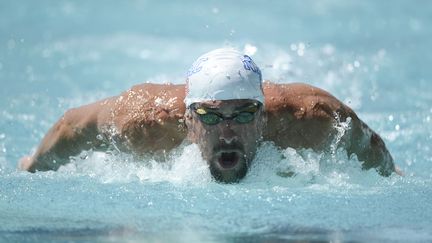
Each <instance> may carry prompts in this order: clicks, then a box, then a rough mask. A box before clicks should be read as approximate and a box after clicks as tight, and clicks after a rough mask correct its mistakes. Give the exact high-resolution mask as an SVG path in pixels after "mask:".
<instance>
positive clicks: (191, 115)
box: [186, 100, 264, 183]
mask: <svg viewBox="0 0 432 243" xmlns="http://www.w3.org/2000/svg"><path fill="white" fill-rule="evenodd" d="M257 104H258V102H256V101H253V100H228V101H209V102H203V103H196V104H193V106H194V107H196V108H198V109H201V110H203V111H206V113H213V114H219V115H220V116H223V117H225V118H228V119H224V120H222V121H220V122H219V123H217V124H214V125H211V124H206V123H205V122H203V121H202V120H200V118H199V116H200V115H199V114H198V113H197V112H195V111H194V109H193V108H190V109H188V110H187V115H186V126H187V128H188V139H189V140H190V141H191V142H193V143H196V144H198V146H199V148H200V151H201V154H202V156H203V158H204V159H205V160H206V161H207V162H208V164H209V168H210V172H211V173H212V175H213V177H214V178H215V179H216V180H218V181H222V182H228V183H230V182H238V181H239V180H240V179H242V178H243V177H244V176H245V175H246V172H247V170H248V168H249V165H250V162H251V161H252V159H253V158H254V157H255V153H256V150H257V147H258V144H259V142H260V140H261V139H262V131H263V127H264V117H263V110H262V106H261V105H260V106H257ZM249 107H258V108H257V110H256V111H255V112H254V113H253V120H251V121H250V122H247V123H240V122H238V121H236V119H235V118H233V116H235V115H236V114H239V113H240V112H247V111H248V110H249V109H250V108H249ZM248 108H249V109H248ZM233 114H234V115H233ZM249 114H252V113H249Z"/></svg>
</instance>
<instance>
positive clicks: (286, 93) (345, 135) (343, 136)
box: [264, 83, 400, 176]
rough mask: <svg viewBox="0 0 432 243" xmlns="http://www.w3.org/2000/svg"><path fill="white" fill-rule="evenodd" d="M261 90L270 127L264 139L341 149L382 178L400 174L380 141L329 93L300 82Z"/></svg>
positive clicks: (320, 148) (294, 145) (352, 112)
mask: <svg viewBox="0 0 432 243" xmlns="http://www.w3.org/2000/svg"><path fill="white" fill-rule="evenodd" d="M264 91H265V94H266V112H267V117H268V122H267V125H268V128H269V129H267V130H266V133H265V135H264V138H265V139H267V140H271V141H274V142H275V144H276V145H278V146H280V147H283V148H285V147H292V148H296V149H298V148H312V149H314V150H316V151H326V150H328V149H329V146H336V148H337V147H344V148H345V149H346V150H347V153H348V155H352V154H355V155H356V156H357V158H358V160H359V161H362V162H363V164H362V167H363V168H364V169H370V168H376V169H377V171H378V172H379V173H380V174H381V175H383V176H389V175H390V174H391V173H393V172H396V173H398V174H400V172H399V171H398V170H397V168H396V167H395V165H394V163H393V158H392V156H391V154H390V152H389V151H388V149H387V148H386V146H385V143H384V141H383V140H382V138H381V137H380V136H379V135H378V134H377V133H376V132H374V131H373V130H372V129H370V128H369V127H368V126H367V125H366V124H365V123H364V122H363V121H362V120H360V119H359V118H358V116H357V115H356V114H355V112H354V111H353V110H352V109H350V108H349V107H348V106H346V105H345V104H343V103H342V102H341V101H339V100H338V99H337V98H335V97H334V96H332V95H331V94H329V93H328V92H326V91H324V90H321V89H319V88H316V87H313V86H310V85H306V84H299V83H294V84H272V83H266V84H265V86H264ZM340 129H344V131H339V130H340ZM337 136H340V137H339V138H337V140H339V141H335V138H336V137H337ZM335 143H336V144H335Z"/></svg>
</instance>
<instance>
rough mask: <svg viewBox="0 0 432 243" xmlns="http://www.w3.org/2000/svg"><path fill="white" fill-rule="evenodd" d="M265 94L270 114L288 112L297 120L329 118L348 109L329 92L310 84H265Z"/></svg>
mask: <svg viewBox="0 0 432 243" xmlns="http://www.w3.org/2000/svg"><path fill="white" fill-rule="evenodd" d="M264 94H265V101H266V111H267V112H268V113H270V114H277V113H280V112H284V113H286V112H288V113H290V114H291V115H292V116H294V117H295V118H297V119H301V118H318V117H329V116H333V115H332V114H334V113H335V112H338V111H341V110H345V109H346V108H347V107H345V106H344V104H343V103H342V102H340V101H339V100H338V99H336V98H335V97H334V96H333V95H331V94H330V93H328V92H327V91H325V90H322V89H320V88H318V87H314V86H312V85H309V84H303V83H290V84H275V83H270V82H265V84H264Z"/></svg>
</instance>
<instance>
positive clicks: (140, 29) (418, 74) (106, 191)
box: [0, 0, 432, 242]
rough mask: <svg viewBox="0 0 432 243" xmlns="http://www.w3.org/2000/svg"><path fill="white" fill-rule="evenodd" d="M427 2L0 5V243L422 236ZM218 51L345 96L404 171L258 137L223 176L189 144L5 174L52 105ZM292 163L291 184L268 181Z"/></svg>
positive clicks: (428, 126)
mask: <svg viewBox="0 0 432 243" xmlns="http://www.w3.org/2000/svg"><path fill="white" fill-rule="evenodd" d="M431 10H432V3H431V2H429V1H420V0H419V1H391V2H390V1H388V2H387V1H372V0H370V1H336V0H325V1H272V2H268V1H262V2H260V1H178V2H168V1H129V2H121V3H119V2H118V1H103V2H102V1H101V2H93V1H92V2H90V1H63V0H61V1H48V0H42V1H7V0H5V1H1V2H0V19H1V21H0V84H1V89H0V97H1V98H0V241H5V242H26V241H32V242H33V241H41V242H49V241H56V242H58V241H60V242H70V241H88V242H106V241H109V242H117V241H120V242H125V241H126V242H135V241H137V242H141V241H180V242H191V241H192V242H201V241H211V242H232V241H238V242H243V241H255V242H256V241H258V242H259V241H278V240H287V241H289V240H310V241H335V242H339V241H379V242H385V241H400V242H407V241H414V242H427V241H432V203H431V202H432V189H431V186H432V166H431V163H432V147H431V145H430V144H431V141H432V121H431V117H432V84H431V81H432V80H431V76H432V71H431V69H430V63H432V52H431V51H430V46H429V45H430V43H431V41H432V29H431V28H430V26H431V24H432V18H431V15H430V11H431ZM227 45H228V46H234V47H237V48H239V49H241V50H244V51H245V52H247V53H248V54H250V55H252V56H253V58H254V60H255V62H256V63H257V64H258V65H259V66H261V67H262V71H263V75H264V77H265V78H266V79H270V80H273V81H274V82H279V83H289V82H305V83H309V84H312V85H315V86H318V87H320V88H323V89H325V90H328V91H330V92H331V93H332V94H334V95H335V96H336V97H337V98H339V99H340V100H342V101H344V102H345V103H347V104H349V105H350V106H351V107H352V108H353V109H354V110H355V111H356V112H357V113H358V114H359V116H360V117H361V118H362V119H363V120H364V121H365V122H367V123H368V124H369V125H370V126H371V127H372V128H373V129H374V130H375V131H377V132H378V133H379V134H381V135H382V137H383V138H384V140H385V142H386V144H387V146H388V148H389V150H390V151H391V153H392V155H393V157H394V159H395V161H396V163H397V164H398V165H399V166H400V167H401V168H402V170H403V171H404V172H405V174H406V176H404V177H399V176H391V177H389V178H382V177H380V176H378V175H377V173H376V172H374V171H361V170H360V165H359V161H358V160H357V159H356V158H355V157H354V158H347V157H346V155H345V153H344V151H335V153H334V154H333V155H322V154H318V153H314V152H313V151H309V150H303V151H294V150H292V149H290V148H286V149H285V148H284V149H279V148H276V147H274V146H273V145H272V144H271V143H264V144H263V145H262V146H261V148H260V150H259V153H258V155H257V158H256V159H255V162H254V167H253V168H251V171H250V172H249V174H248V175H247V177H246V178H245V179H244V180H243V181H242V182H241V183H239V184H235V185H224V184H218V183H215V182H214V181H212V180H211V177H210V174H209V172H208V169H207V168H206V165H205V162H204V161H202V159H201V158H200V155H199V151H198V149H197V147H196V146H195V145H188V146H181V147H179V148H177V149H175V151H172V153H170V154H169V155H168V156H169V159H168V162H167V163H166V164H158V163H156V162H155V161H154V160H153V159H152V158H148V160H146V161H133V159H131V158H130V157H129V156H128V155H125V154H116V155H112V154H103V153H91V152H89V153H87V154H81V155H80V156H78V157H77V158H76V159H75V162H73V163H71V164H68V165H67V166H64V167H62V168H60V170H59V171H57V172H38V173H35V174H31V173H27V172H21V171H18V170H17V169H16V167H17V161H18V159H19V158H20V157H22V156H24V155H26V154H28V153H29V152H31V151H34V150H35V148H36V146H37V144H38V143H39V142H40V140H41V138H42V136H43V135H44V134H45V132H46V131H47V130H48V129H49V127H50V126H51V125H52V124H53V123H54V122H55V121H56V120H57V119H58V118H59V117H60V116H61V115H62V114H63V112H64V111H65V110H67V109H68V108H71V107H76V106H79V105H82V104H86V103H89V102H92V101H95V100H98V99H100V98H103V97H106V96H112V95H117V94H119V93H120V92H122V91H123V90H126V89H128V88H129V87H130V86H132V85H134V84H137V83H141V82H146V81H151V82H157V83H165V82H173V83H182V82H184V80H183V77H184V74H185V72H186V70H187V68H188V67H189V66H190V64H191V63H192V62H193V60H194V59H195V58H196V57H197V56H199V55H200V54H202V53H204V52H206V51H209V50H211V49H214V48H218V47H221V46H227ZM288 169H293V170H294V171H296V172H297V175H296V176H295V177H292V178H285V177H281V176H279V175H280V174H281V172H282V173H283V172H284V171H286V170H288Z"/></svg>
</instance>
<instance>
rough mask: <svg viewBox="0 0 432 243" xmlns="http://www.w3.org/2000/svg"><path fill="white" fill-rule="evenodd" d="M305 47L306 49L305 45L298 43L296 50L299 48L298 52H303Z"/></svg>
mask: <svg viewBox="0 0 432 243" xmlns="http://www.w3.org/2000/svg"><path fill="white" fill-rule="evenodd" d="M305 47H306V45H305V44H304V43H303V42H300V43H299V44H298V48H299V49H300V50H304V49H305Z"/></svg>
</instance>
